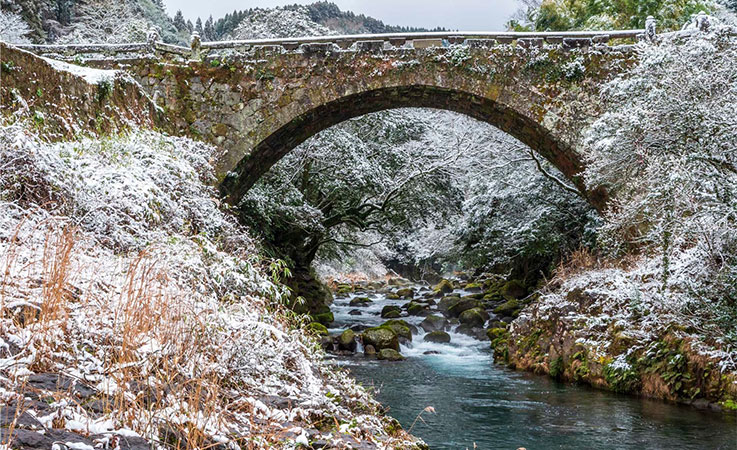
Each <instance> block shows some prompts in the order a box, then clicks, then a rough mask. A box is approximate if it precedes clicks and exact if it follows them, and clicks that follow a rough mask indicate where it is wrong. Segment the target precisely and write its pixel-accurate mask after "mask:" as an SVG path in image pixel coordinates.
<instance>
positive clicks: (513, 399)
mask: <svg viewBox="0 0 737 450" xmlns="http://www.w3.org/2000/svg"><path fill="white" fill-rule="evenodd" d="M361 295H365V294H361ZM353 297H354V295H350V296H348V297H346V298H339V299H336V300H335V302H334V304H333V305H332V308H331V309H332V311H333V313H334V315H335V322H334V324H333V325H332V327H331V330H330V331H331V332H333V333H336V332H339V331H341V330H344V329H346V328H349V327H351V326H357V325H358V326H361V325H365V326H377V325H380V324H381V323H383V322H384V321H385V319H382V318H381V317H380V311H381V308H382V307H384V306H386V305H402V304H404V303H406V302H407V300H390V299H387V298H386V296H385V295H383V294H373V295H372V300H373V303H371V304H369V305H368V306H366V307H363V308H360V309H359V308H356V307H354V306H349V302H350V300H351V299H352V298H353ZM356 310H360V312H361V314H360V315H351V314H349V312H350V311H354V314H355V311H356ZM402 319H403V320H406V321H407V322H409V323H411V324H413V325H419V323H420V322H421V321H422V319H423V318H422V317H416V316H407V317H402ZM424 334H425V332H424V331H423V330H422V329H421V328H420V329H419V331H418V334H417V335H415V336H414V337H413V341H412V343H407V344H406V345H405V344H403V345H401V353H402V354H403V355H404V356H405V357H406V358H407V359H406V360H405V361H401V362H386V361H377V360H376V359H369V358H366V357H364V356H363V355H362V353H361V352H360V348H359V353H357V355H356V356H333V357H331V358H333V360H334V361H335V363H336V364H338V365H340V366H342V367H345V368H347V369H348V370H349V371H350V372H351V373H352V374H353V375H354V376H355V378H356V379H357V380H358V381H359V382H361V383H362V384H363V385H365V386H369V387H371V388H373V389H375V390H376V398H377V399H378V400H379V401H380V402H381V403H382V404H383V405H384V406H385V407H386V408H387V409H388V410H389V412H388V413H389V414H390V415H391V416H393V417H395V418H396V419H397V420H399V422H400V423H401V424H402V426H403V427H404V428H405V429H410V427H412V424H413V423H414V427H413V428H412V434H415V435H416V436H419V437H421V438H422V439H424V440H425V442H427V443H428V444H429V445H430V447H431V448H432V449H434V450H439V449H466V448H468V449H473V448H474V444H475V445H476V446H477V448H479V449H512V450H514V449H517V448H519V447H525V448H527V449H528V450H533V449H555V448H560V449H644V448H646V449H727V450H735V449H737V416H735V415H734V414H728V413H721V412H714V411H707V410H699V409H696V408H693V407H690V406H683V405H676V404H670V403H666V402H662V401H658V400H648V399H642V398H636V397H632V396H627V395H620V394H615V393H611V392H606V391H600V390H596V389H593V388H591V387H588V386H583V385H575V384H565V383H558V382H556V381H553V380H552V379H550V378H548V377H546V376H540V375H534V374H529V373H524V372H517V371H513V370H510V369H507V368H505V367H503V366H500V365H497V364H494V362H493V354H492V351H491V350H490V348H489V342H488V341H478V340H476V339H474V338H471V337H469V336H465V335H463V334H458V333H455V332H453V331H449V334H450V335H451V342H450V343H449V344H437V343H428V342H423V341H422V337H423V336H424ZM428 406H432V407H433V408H434V410H435V413H434V414H433V413H431V412H424V413H422V416H421V420H416V418H417V416H418V414H419V413H420V412H421V411H423V409H425V408H426V407H428Z"/></svg>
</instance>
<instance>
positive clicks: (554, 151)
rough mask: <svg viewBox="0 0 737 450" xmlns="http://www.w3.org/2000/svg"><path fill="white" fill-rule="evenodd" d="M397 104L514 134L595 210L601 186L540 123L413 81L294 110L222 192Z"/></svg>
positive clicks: (242, 188) (238, 189) (234, 199)
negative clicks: (595, 186)
mask: <svg viewBox="0 0 737 450" xmlns="http://www.w3.org/2000/svg"><path fill="white" fill-rule="evenodd" d="M397 108H432V109H440V110H447V111H452V112H457V113H461V114H465V115H468V116H470V117H473V118H474V119H477V120H480V121H483V122H486V123H488V124H490V125H492V126H495V127H497V128H499V129H500V130H502V131H504V132H506V133H508V134H510V135H511V136H513V137H515V138H516V139H518V140H519V141H521V142H522V143H524V144H525V145H527V146H529V147H530V148H531V149H532V150H534V151H535V152H537V153H538V154H540V155H541V156H543V157H544V158H545V159H547V160H548V161H549V162H550V163H551V164H552V165H553V166H555V167H556V168H557V169H558V170H560V172H561V173H562V174H563V175H564V176H565V177H566V178H567V179H568V180H569V181H570V182H571V183H572V184H574V185H575V186H576V187H577V188H578V189H579V191H580V192H581V193H582V195H583V196H584V197H585V198H586V199H587V200H589V202H590V203H591V204H592V205H593V206H594V207H596V208H597V209H599V210H602V209H603V208H604V206H605V201H606V195H605V192H604V191H603V190H595V191H588V190H587V189H586V187H585V186H584V183H583V180H582V178H581V177H580V176H578V174H580V172H581V171H582V170H583V168H584V165H583V161H582V159H581V157H580V156H579V154H578V153H576V151H575V150H574V149H573V148H572V147H571V146H570V145H569V144H568V143H566V142H564V141H563V140H561V139H559V138H558V137H557V136H556V135H555V133H554V132H552V131H551V130H550V129H548V128H546V127H545V125H544V124H541V123H540V122H538V121H536V120H533V119H532V118H530V117H529V116H527V115H525V114H523V113H522V112H520V111H519V110H516V109H515V108H512V107H509V106H507V105H505V104H503V103H501V102H498V101H494V100H491V99H490V98H488V97H484V96H480V95H477V94H474V93H470V92H466V91H463V90H457V89H452V88H445V87H439V86H436V85H425V84H415V85H407V86H390V87H381V88H376V89H369V90H366V91H362V92H359V93H354V94H350V95H345V96H343V97H340V98H338V99H336V100H333V101H330V102H326V103H323V104H320V105H318V106H316V107H314V108H311V109H309V110H307V111H306V112H304V113H302V114H300V115H297V116H296V117H294V118H293V119H292V120H290V121H289V122H287V123H286V124H284V125H282V126H281V127H279V128H278V129H276V130H275V131H273V132H272V133H271V134H269V135H268V136H267V137H266V138H265V139H263V140H262V141H261V142H259V143H258V144H256V145H255V146H254V147H253V149H252V150H251V151H250V152H249V153H248V154H247V155H246V156H244V157H243V158H242V159H241V160H240V161H239V162H238V164H237V165H236V166H235V167H234V168H233V170H232V171H230V172H229V175H228V176H227V177H226V178H225V179H224V180H223V182H222V183H221V185H220V190H221V192H222V194H223V196H224V198H225V199H226V200H227V201H228V202H229V203H231V204H237V203H239V202H240V200H241V199H242V198H243V196H244V195H245V194H246V193H247V192H248V190H249V189H250V188H251V187H253V185H254V184H256V183H257V182H258V180H259V179H260V178H261V177H262V176H263V175H264V174H265V173H266V172H268V171H269V169H271V167H272V166H273V165H274V164H276V163H277V162H278V161H279V160H280V159H281V158H282V157H284V156H285V155H286V154H288V153H289V152H290V151H291V150H293V149H295V148H296V147H297V146H298V145H300V144H301V143H303V142H304V141H306V140H307V139H309V138H310V137H312V136H314V135H316V134H317V133H319V132H321V131H323V130H325V129H327V128H330V127H332V126H334V125H337V124H339V123H341V122H343V121H346V120H349V119H352V118H355V117H360V116H363V115H365V114H369V113H374V112H378V111H383V110H389V109H397Z"/></svg>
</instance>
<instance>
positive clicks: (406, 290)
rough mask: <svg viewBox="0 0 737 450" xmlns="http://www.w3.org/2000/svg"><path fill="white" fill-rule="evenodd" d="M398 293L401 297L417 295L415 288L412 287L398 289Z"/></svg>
mask: <svg viewBox="0 0 737 450" xmlns="http://www.w3.org/2000/svg"><path fill="white" fill-rule="evenodd" d="M397 295H398V296H400V297H401V298H413V297H414V296H415V290H414V289H412V288H402V289H398V290H397Z"/></svg>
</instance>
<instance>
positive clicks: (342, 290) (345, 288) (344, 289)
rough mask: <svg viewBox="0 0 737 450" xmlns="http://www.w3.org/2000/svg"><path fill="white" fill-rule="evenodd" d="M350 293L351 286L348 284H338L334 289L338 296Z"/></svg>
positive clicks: (351, 290)
mask: <svg viewBox="0 0 737 450" xmlns="http://www.w3.org/2000/svg"><path fill="white" fill-rule="evenodd" d="M351 292H353V286H352V285H350V284H339V285H338V286H337V287H336V288H335V293H336V294H338V295H346V294H350V293H351Z"/></svg>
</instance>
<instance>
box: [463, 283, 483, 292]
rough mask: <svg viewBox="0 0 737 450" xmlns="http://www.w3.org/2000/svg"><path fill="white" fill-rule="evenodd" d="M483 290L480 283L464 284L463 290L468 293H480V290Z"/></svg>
mask: <svg viewBox="0 0 737 450" xmlns="http://www.w3.org/2000/svg"><path fill="white" fill-rule="evenodd" d="M482 288H483V285H482V284H481V283H475V282H472V283H468V284H466V285H465V286H464V287H463V289H465V290H466V291H468V292H481V289H482Z"/></svg>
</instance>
